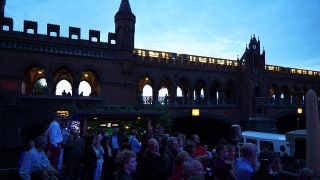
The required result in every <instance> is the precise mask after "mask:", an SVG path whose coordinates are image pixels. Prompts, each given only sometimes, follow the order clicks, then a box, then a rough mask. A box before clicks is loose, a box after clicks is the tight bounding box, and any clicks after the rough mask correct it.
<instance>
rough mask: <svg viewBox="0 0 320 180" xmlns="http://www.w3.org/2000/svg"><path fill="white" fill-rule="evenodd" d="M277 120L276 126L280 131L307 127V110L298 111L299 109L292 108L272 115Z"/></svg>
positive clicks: (282, 132)
mask: <svg viewBox="0 0 320 180" xmlns="http://www.w3.org/2000/svg"><path fill="white" fill-rule="evenodd" d="M272 117H273V118H275V119H276V120H277V122H276V126H277V130H278V132H279V133H281V134H284V133H286V132H288V131H292V130H296V129H305V128H306V119H305V117H306V116H305V112H303V113H302V114H298V113H297V109H290V110H284V111H281V112H278V113H276V114H274V115H272Z"/></svg>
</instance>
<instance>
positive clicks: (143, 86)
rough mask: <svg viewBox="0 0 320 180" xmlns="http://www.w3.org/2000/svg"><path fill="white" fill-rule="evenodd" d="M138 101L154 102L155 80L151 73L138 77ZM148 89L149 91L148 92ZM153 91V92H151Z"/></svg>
mask: <svg viewBox="0 0 320 180" xmlns="http://www.w3.org/2000/svg"><path fill="white" fill-rule="evenodd" d="M137 84H138V87H137V88H138V103H139V104H152V102H153V86H154V81H153V79H152V78H151V76H149V75H142V76H140V78H139V79H138V83H137ZM146 91H148V92H146ZM149 91H151V92H149Z"/></svg>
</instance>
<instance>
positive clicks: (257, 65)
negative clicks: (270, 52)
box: [240, 35, 265, 70]
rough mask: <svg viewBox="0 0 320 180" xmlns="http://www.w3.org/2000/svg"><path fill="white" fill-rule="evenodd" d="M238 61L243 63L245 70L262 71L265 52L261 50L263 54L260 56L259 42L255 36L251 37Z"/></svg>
mask: <svg viewBox="0 0 320 180" xmlns="http://www.w3.org/2000/svg"><path fill="white" fill-rule="evenodd" d="M240 61H241V62H243V61H244V64H245V65H246V66H247V68H250V69H259V70H264V66H265V51H264V49H263V52H262V54H261V55H260V40H259V38H258V40H257V38H256V37H255V35H253V37H251V39H250V42H249V45H248V46H246V50H245V52H244V54H243V56H242V57H241V59H240Z"/></svg>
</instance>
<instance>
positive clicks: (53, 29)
mask: <svg viewBox="0 0 320 180" xmlns="http://www.w3.org/2000/svg"><path fill="white" fill-rule="evenodd" d="M52 33H56V35H55V36H56V37H60V25H57V24H47V36H53V35H52Z"/></svg>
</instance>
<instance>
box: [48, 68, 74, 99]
mask: <svg viewBox="0 0 320 180" xmlns="http://www.w3.org/2000/svg"><path fill="white" fill-rule="evenodd" d="M61 82H63V85H61V84H60V83H61ZM74 84H75V83H74V76H73V73H72V71H70V70H69V68H68V67H65V66H63V67H60V68H59V69H57V70H56V71H55V73H54V75H53V88H54V91H53V92H54V94H55V95H65V94H63V93H67V94H69V93H70V95H74V94H73V89H75V86H74ZM58 85H59V86H60V85H61V86H64V88H66V89H63V90H61V89H57V87H58ZM70 86H71V89H70ZM60 91H61V92H60Z"/></svg>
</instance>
